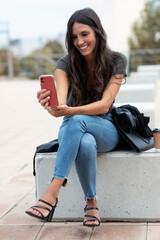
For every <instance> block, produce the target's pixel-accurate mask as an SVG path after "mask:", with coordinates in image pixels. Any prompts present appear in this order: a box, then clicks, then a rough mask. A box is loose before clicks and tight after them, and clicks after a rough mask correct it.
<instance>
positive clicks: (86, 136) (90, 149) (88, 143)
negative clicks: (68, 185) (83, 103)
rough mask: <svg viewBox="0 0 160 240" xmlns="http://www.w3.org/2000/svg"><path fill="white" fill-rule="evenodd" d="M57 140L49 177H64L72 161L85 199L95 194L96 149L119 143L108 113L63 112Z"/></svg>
mask: <svg viewBox="0 0 160 240" xmlns="http://www.w3.org/2000/svg"><path fill="white" fill-rule="evenodd" d="M58 141H59V149H58V152H57V157H56V162H55V170H54V174H53V178H54V177H55V178H59V179H68V175H69V172H70V170H71V167H72V165H73V163H74V162H75V166H76V170H77V174H78V177H79V180H80V183H81V186H82V189H83V192H84V196H85V200H86V199H92V198H96V175H97V152H109V151H112V150H113V149H114V148H115V147H116V146H117V145H118V143H119V134H118V132H117V129H116V128H115V126H114V125H113V123H112V114H111V113H109V114H108V115H106V114H102V115H95V116H88V115H75V116H73V117H68V116H65V117H64V119H63V123H62V125H61V127H60V129H59V134H58Z"/></svg>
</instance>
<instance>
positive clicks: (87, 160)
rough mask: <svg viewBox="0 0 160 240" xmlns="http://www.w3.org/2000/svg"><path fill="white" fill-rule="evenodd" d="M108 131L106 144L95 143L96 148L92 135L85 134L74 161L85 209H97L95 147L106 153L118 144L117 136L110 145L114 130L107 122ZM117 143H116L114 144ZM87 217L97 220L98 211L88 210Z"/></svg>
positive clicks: (96, 222) (94, 222)
mask: <svg viewBox="0 0 160 240" xmlns="http://www.w3.org/2000/svg"><path fill="white" fill-rule="evenodd" d="M107 121H108V120H107V119H106V124H108V126H109V129H110V130H111V131H108V134H107V135H106V136H107V139H108V144H107V142H106V140H105V145H104V142H103V141H104V139H102V141H101V140H100V141H97V144H98V146H97V145H96V140H95V138H94V137H93V135H92V134H89V133H85V134H84V135H83V137H82V139H81V142H80V146H79V151H78V155H77V158H76V161H75V165H76V170H77V174H78V177H79V180H80V183H81V186H82V189H83V192H84V195H85V200H86V201H87V208H90V207H96V208H97V200H96V175H97V147H98V150H99V152H104V151H105V152H108V151H110V150H111V148H112V149H113V148H115V146H116V144H117V143H118V142H117V140H118V138H119V137H118V136H117V137H116V141H115V142H113V143H112V146H111V145H110V141H111V139H112V138H113V137H115V136H114V134H112V131H113V130H114V129H115V127H114V126H113V124H112V123H111V122H107ZM116 142H117V143H116ZM86 214H87V215H93V216H95V217H97V218H99V214H98V211H97V210H95V209H92V210H88V211H87V213H86ZM89 219H90V218H85V219H84V221H87V220H89ZM87 224H88V225H89V224H91V225H92V224H95V225H98V224H99V223H98V221H97V220H95V221H92V222H91V221H87Z"/></svg>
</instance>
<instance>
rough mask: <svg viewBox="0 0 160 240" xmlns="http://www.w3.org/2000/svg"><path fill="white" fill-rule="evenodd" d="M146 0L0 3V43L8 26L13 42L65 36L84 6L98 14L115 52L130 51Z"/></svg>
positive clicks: (4, 0)
mask: <svg viewBox="0 0 160 240" xmlns="http://www.w3.org/2000/svg"><path fill="white" fill-rule="evenodd" d="M145 1H146V0H79V1H76V0H0V41H1V40H2V38H4V36H5V35H4V34H3V33H2V30H4V29H6V25H5V24H4V22H6V23H7V25H8V26H9V34H10V38H11V39H18V38H20V39H29V38H30V39H33V38H39V37H51V38H52V37H56V36H58V35H59V34H65V32H66V26H67V21H68V19H69V17H70V16H71V15H72V13H73V12H74V11H76V10H78V9H81V8H84V7H91V8H93V9H94V10H95V11H96V12H97V14H98V15H99V17H100V19H101V21H102V24H103V26H104V29H105V31H106V33H107V36H108V42H109V45H110V47H111V48H112V49H113V48H114V50H121V51H125V50H127V48H128V46H127V38H128V36H129V35H130V32H131V25H132V23H133V22H134V21H135V20H136V19H137V18H138V17H139V14H140V11H141V10H142V9H143V7H144V3H145Z"/></svg>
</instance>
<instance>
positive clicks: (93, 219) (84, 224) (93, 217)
mask: <svg viewBox="0 0 160 240" xmlns="http://www.w3.org/2000/svg"><path fill="white" fill-rule="evenodd" d="M92 209H96V210H97V211H98V210H99V209H98V208H96V207H90V208H87V206H86V207H85V208H84V211H85V212H86V211H88V210H92ZM84 217H90V218H92V219H89V220H86V221H84V222H83V226H86V227H98V226H99V225H100V223H101V221H100V219H99V218H97V217H95V216H93V215H87V214H85V215H84ZM93 221H98V224H87V222H93Z"/></svg>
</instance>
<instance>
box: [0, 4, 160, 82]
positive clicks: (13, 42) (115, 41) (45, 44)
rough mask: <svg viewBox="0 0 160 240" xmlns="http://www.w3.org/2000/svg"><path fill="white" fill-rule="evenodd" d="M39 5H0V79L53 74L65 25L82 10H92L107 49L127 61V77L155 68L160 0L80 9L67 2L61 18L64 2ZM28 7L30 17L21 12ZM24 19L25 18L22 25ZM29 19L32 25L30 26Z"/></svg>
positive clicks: (159, 52)
mask: <svg viewBox="0 0 160 240" xmlns="http://www.w3.org/2000/svg"><path fill="white" fill-rule="evenodd" d="M45 2H46V3H44V2H43V1H38V2H37V1H34V3H33V2H30V1H28V4H27V3H26V2H25V1H24V2H23V3H21V2H19V1H18V0H14V1H12V3H11V5H12V6H9V0H7V1H5V3H2V2H1V8H0V9H1V10H0V15H1V19H0V79H2V78H3V79H5V78H9V79H13V78H14V77H25V78H29V79H37V78H38V77H39V75H40V74H48V73H49V74H50V73H53V74H54V68H55V65H56V61H57V59H58V58H59V57H61V56H63V55H64V54H65V53H66V48H65V31H66V22H67V20H68V18H69V16H70V15H71V14H72V13H73V12H74V11H75V10H77V9H80V8H83V7H92V8H93V9H94V10H95V11H96V12H97V13H98V14H99V16H100V18H101V21H102V24H103V26H104V28H105V30H106V33H107V35H108V42H109V45H110V47H111V48H112V49H113V50H115V51H121V52H123V53H124V54H125V55H126V56H127V58H128V63H129V64H128V74H129V73H130V72H136V71H137V68H138V66H140V65H157V64H159V63H160V0H148V1H147V0H137V1H134V3H133V1H131V0H129V1H127V0H121V1H118V0H112V1H111V0H100V1H98V3H97V1H91V0H88V1H85V3H84V2H83V1H81V4H78V3H74V4H73V2H72V1H71V0H70V1H67V6H68V7H67V8H66V9H65V12H64V8H63V5H64V7H66V2H65V1H64V0H61V1H60V2H59V4H62V5H61V7H60V6H58V5H57V3H54V1H52V4H51V2H50V0H47V1H45ZM47 4H48V8H47ZM32 5H33V6H32ZM54 5H55V7H54ZM36 6H37V11H35V10H36ZM44 6H45V8H46V9H45V8H44ZM29 7H30V9H32V8H33V9H32V10H30V13H29V12H27V10H28V8H29ZM50 7H52V9H49V8H50ZM12 8H13V11H12V14H11V16H10V10H11V9H12ZM43 9H44V11H46V13H45V12H44V11H43ZM6 10H7V11H6ZM51 10H52V11H51ZM56 10H57V11H59V12H58V16H57V11H56ZM19 11H20V13H21V14H20V13H19ZM66 11H69V13H68V14H67V13H66ZM4 12H5V15H4ZM25 12H27V15H26V13H25ZM33 13H34V16H32V15H33ZM51 13H52V15H51V16H50V14H51ZM61 13H64V14H61ZM23 14H24V16H23ZM39 15H40V16H39ZM26 16H27V18H28V16H29V17H30V18H29V19H28V20H27V19H25V18H26ZM12 17H14V18H15V17H16V19H15V20H13V19H12ZM33 17H34V19H37V21H36V22H35V21H33V23H31V20H32V18H33ZM47 18H48V19H47ZM16 21H17V22H16ZM27 21H28V24H27ZM43 22H44V24H43ZM42 24H43V25H42ZM62 24H63V27H62V26H61V25H62ZM127 24H128V25H127ZM41 25H42V26H41ZM52 26H53V28H52Z"/></svg>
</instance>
